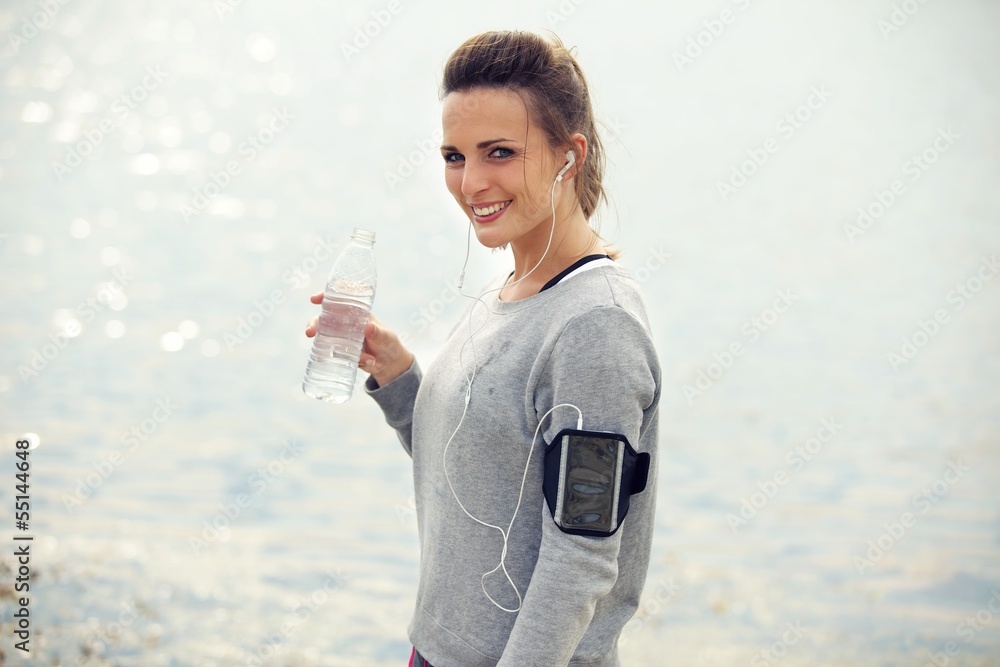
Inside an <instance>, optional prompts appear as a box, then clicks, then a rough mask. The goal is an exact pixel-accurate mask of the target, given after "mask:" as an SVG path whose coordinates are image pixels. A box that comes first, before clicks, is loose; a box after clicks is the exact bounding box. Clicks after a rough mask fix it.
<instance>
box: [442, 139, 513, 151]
mask: <svg viewBox="0 0 1000 667" xmlns="http://www.w3.org/2000/svg"><path fill="white" fill-rule="evenodd" d="M505 141H510V142H513V141H514V140H513V139H504V138H500V139H489V140H487V141H480V142H479V143H478V144H476V148H478V149H479V150H483V149H484V148H489V147H490V146H492V145H493V144H499V143H503V142H505ZM441 150H443V151H453V152H455V153H457V152H458V149H457V148H455V147H454V146H442V147H441Z"/></svg>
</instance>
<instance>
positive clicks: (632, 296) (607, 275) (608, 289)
mask: <svg viewBox="0 0 1000 667" xmlns="http://www.w3.org/2000/svg"><path fill="white" fill-rule="evenodd" d="M556 288H557V289H559V288H565V291H564V293H563V294H561V295H560V296H561V297H562V299H563V300H564V301H566V302H567V303H568V304H569V306H570V307H569V312H568V313H567V314H568V315H569V317H568V318H567V322H566V324H567V325H570V324H572V323H575V324H577V325H585V324H586V323H587V322H590V321H595V322H601V321H605V322H606V321H609V320H622V321H625V320H634V321H635V323H636V324H637V325H638V326H639V327H640V328H641V329H642V331H643V332H644V333H645V336H646V337H649V338H651V337H652V336H651V332H650V328H649V316H648V313H647V308H646V300H645V298H644V297H643V295H642V291H641V290H640V289H639V285H638V283H637V282H636V281H635V278H633V277H632V274H630V273H629V272H628V271H627V270H626V269H624V268H622V267H620V266H618V265H617V264H616V265H612V266H602V267H600V268H597V269H593V270H591V271H587V272H586V273H583V274H581V275H579V276H576V277H574V278H573V279H572V280H570V281H567V282H566V283H564V284H560V285H557V286H556Z"/></svg>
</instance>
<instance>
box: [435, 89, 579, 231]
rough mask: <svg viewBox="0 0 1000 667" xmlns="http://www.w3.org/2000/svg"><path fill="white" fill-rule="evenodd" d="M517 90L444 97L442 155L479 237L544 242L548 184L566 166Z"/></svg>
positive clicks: (457, 196) (454, 191) (548, 217)
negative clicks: (558, 158)
mask: <svg viewBox="0 0 1000 667" xmlns="http://www.w3.org/2000/svg"><path fill="white" fill-rule="evenodd" d="M528 121H529V119H528V112H527V109H526V108H525V105H524V102H522V100H521V98H520V97H519V96H518V95H517V94H516V93H513V92H509V91H506V90H497V89H491V88H475V89H473V90H470V91H468V92H462V93H458V92H456V93H450V94H449V95H448V96H447V97H445V99H444V109H443V114H442V128H443V132H444V135H443V140H442V146H441V154H442V155H443V156H444V161H445V182H446V184H447V186H448V190H449V191H450V192H451V195H452V196H453V197H454V198H455V201H457V202H458V204H459V206H461V207H462V210H463V211H465V214H466V215H467V216H468V217H469V220H470V221H471V224H472V225H473V228H474V229H475V232H476V237H477V238H478V239H479V242H480V243H482V244H483V245H484V246H486V247H489V248H496V247H499V246H502V245H505V244H507V243H511V242H512V241H518V240H521V241H526V242H537V241H536V239H537V238H541V239H542V240H541V241H540V242H541V243H543V244H544V243H545V242H546V241H547V239H548V236H549V225H548V224H540V223H542V222H549V221H551V215H552V213H551V211H552V209H551V205H550V199H549V197H550V188H551V187H552V182H553V181H554V180H555V177H556V174H557V173H558V172H559V169H560V168H561V167H562V165H563V162H559V161H558V160H557V157H556V155H555V152H554V151H552V150H551V148H550V147H549V145H548V141H547V140H546V138H545V134H544V133H543V132H542V130H541V129H540V128H539V127H538V126H536V125H535V124H534V123H529V122H528Z"/></svg>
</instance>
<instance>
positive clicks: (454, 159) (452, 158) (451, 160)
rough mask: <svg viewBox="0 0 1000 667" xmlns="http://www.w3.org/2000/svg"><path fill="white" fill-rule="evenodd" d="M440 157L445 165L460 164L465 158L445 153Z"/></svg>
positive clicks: (459, 154) (460, 155)
mask: <svg viewBox="0 0 1000 667" xmlns="http://www.w3.org/2000/svg"><path fill="white" fill-rule="evenodd" d="M442 157H443V158H444V161H445V163H446V164H448V163H456V162H460V161H462V160H464V159H465V156H464V155H462V154H461V153H445V154H444V155H442Z"/></svg>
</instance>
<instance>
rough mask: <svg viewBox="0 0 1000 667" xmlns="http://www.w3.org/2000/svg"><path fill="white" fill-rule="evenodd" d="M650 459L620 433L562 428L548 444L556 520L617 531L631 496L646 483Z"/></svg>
mask: <svg viewBox="0 0 1000 667" xmlns="http://www.w3.org/2000/svg"><path fill="white" fill-rule="evenodd" d="M649 460H650V457H649V454H646V453H643V454H637V453H636V451H635V450H634V449H633V448H632V445H631V444H629V441H628V439H627V438H626V437H625V436H624V435H622V434H620V433H605V432H601V431H583V430H578V429H564V430H562V431H560V432H559V434H558V435H556V437H555V438H554V439H553V441H552V444H550V445H548V447H546V449H545V472H544V482H543V490H544V492H545V500H546V502H547V503H548V506H549V510H550V511H551V513H552V518H553V520H554V521H555V523H556V525H557V526H559V529H560V530H562V531H563V532H566V533H571V534H576V535H590V536H595V537H606V536H609V535H614V533H615V532H616V531H617V530H618V528H619V527H620V526H621V524H622V521H623V520H624V519H625V515H626V514H627V513H628V508H629V498H630V497H631V496H632V495H633V494H635V493H639V492H640V491H642V490H643V489H645V488H646V480H647V478H648V476H649Z"/></svg>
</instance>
